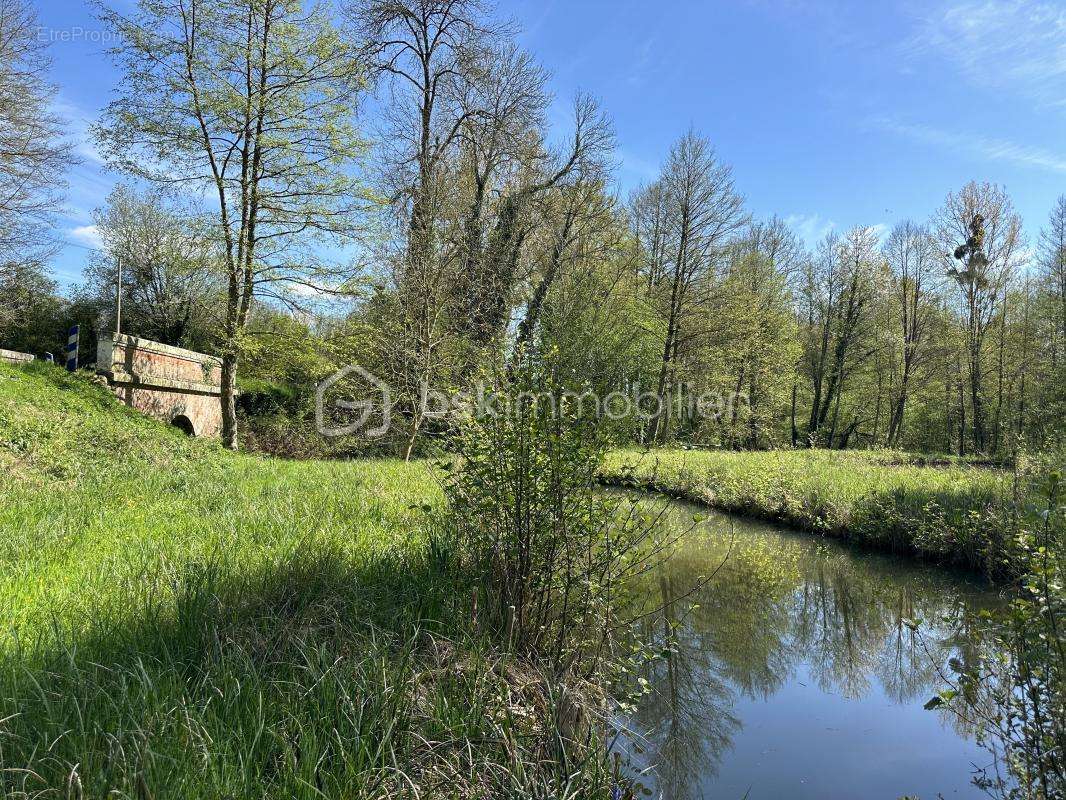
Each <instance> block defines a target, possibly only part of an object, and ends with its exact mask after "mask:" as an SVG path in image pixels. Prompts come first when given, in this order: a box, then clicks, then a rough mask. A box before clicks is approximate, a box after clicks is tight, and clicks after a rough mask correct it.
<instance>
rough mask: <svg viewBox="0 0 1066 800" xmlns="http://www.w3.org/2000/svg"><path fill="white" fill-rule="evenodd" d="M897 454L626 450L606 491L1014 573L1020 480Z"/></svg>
mask: <svg viewBox="0 0 1066 800" xmlns="http://www.w3.org/2000/svg"><path fill="white" fill-rule="evenodd" d="M923 463H925V462H924V461H923V460H921V459H918V458H915V457H908V456H905V455H903V454H900V453H895V452H888V451H884V452H840V451H826V450H797V451H770V452H751V453H734V452H707V451H686V450H653V451H650V452H644V451H636V450H623V451H616V452H614V453H611V454H610V455H609V457H608V459H607V461H606V463H605V464H604V467H603V468H602V470H601V476H602V479H603V480H604V481H605V482H607V483H627V484H632V485H637V486H643V487H645V488H649V489H654V490H657V491H662V492H665V493H667V494H671V495H674V496H677V497H682V498H685V499H688V500H692V501H695V502H699V503H704V504H706V505H709V506H713V507H715V508H720V509H722V510H725V511H731V512H735V513H740V514H745V515H748V516H753V517H758V518H761V519H768V520H773V521H779V522H783V523H785V524H787V525H789V526H792V527H795V528H799V529H801V530H806V531H811V532H815V533H820V534H825V535H829V536H835V537H839V538H843V539H846V540H849V541H852V542H856V543H859V544H863V545H869V546H873V547H878V548H882V549H887V550H891V551H896V552H907V553H912V554H915V555H918V556H921V557H924V558H927V559H930V560H933V561H937V562H941V563H945V564H952V565H958V566H963V567H967V568H971V569H977V570H981V571H984V572H986V573H989V574H993V575H1001V574H1005V573H1010V572H1011V571H1012V569H1013V558H1014V554H1013V549H1012V531H1013V530H1014V507H1015V499H1014V483H1015V481H1014V475H1013V474H1012V473H1009V472H1006V471H1003V470H999V469H993V468H989V467H977V466H970V465H967V464H965V463H957V462H950V461H949V462H946V465H944V466H922V465H921V464H923Z"/></svg>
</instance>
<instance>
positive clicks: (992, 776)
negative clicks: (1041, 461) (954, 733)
mask: <svg viewBox="0 0 1066 800" xmlns="http://www.w3.org/2000/svg"><path fill="white" fill-rule="evenodd" d="M1034 484H1035V485H1034V486H1033V491H1032V494H1033V499H1034V502H1033V504H1032V505H1031V506H1030V508H1029V510H1028V513H1027V514H1026V515H1025V517H1024V519H1023V524H1022V527H1021V528H1020V529H1019V531H1018V533H1017V547H1018V549H1019V551H1020V553H1021V555H1020V560H1021V563H1022V565H1023V566H1024V576H1023V578H1022V580H1021V583H1020V587H1019V591H1018V593H1017V594H1016V595H1015V596H1014V598H1013V599H1012V601H1011V602H1010V603H1009V604H1008V605H1006V606H1005V608H1004V609H1003V610H1002V611H999V612H997V613H993V614H988V615H986V618H985V619H984V620H983V623H982V625H981V628H980V635H981V640H982V641H981V648H980V650H979V653H980V657H979V658H978V659H975V660H974V661H973V662H972V663H970V664H967V665H962V664H955V665H953V666H954V667H955V674H954V675H953V676H952V679H951V680H950V681H949V686H948V688H946V689H945V690H944V691H942V692H940V693H939V694H938V695H936V696H935V697H934V698H932V699H931V700H930V701H929V703H928V704H927V705H926V707H927V708H930V707H935V706H939V705H947V706H948V707H949V708H951V709H952V710H953V711H955V712H956V713H957V714H958V715H959V716H960V717H961V718H962V719H963V720H965V721H966V722H967V723H969V724H970V725H971V726H972V728H973V729H974V731H975V732H976V735H977V737H978V740H979V741H981V742H982V744H984V745H985V746H986V747H987V748H988V749H989V750H990V751H991V753H992V755H993V757H994V762H995V766H994V768H990V769H986V770H984V771H983V772H982V773H981V774H979V775H978V776H977V778H976V782H977V783H978V785H979V786H981V787H982V788H983V789H985V790H986V791H987V792H989V794H990V795H992V796H994V797H1003V798H1008V799H1009V800H1049V799H1050V798H1057V797H1062V796H1063V795H1064V794H1066V755H1064V754H1066V691H1064V686H1066V588H1064V583H1063V581H1064V578H1066V555H1064V553H1063V549H1062V545H1063V542H1064V538H1066V505H1064V504H1063V499H1064V498H1063V487H1062V477H1061V473H1060V472H1059V471H1058V470H1054V471H1051V472H1049V473H1045V474H1044V475H1043V477H1042V478H1040V479H1038V480H1036V481H1034Z"/></svg>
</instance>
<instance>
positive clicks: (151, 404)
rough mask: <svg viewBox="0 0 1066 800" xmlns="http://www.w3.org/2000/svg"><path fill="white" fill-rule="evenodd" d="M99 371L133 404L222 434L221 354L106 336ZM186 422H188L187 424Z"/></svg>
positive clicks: (199, 431)
mask: <svg viewBox="0 0 1066 800" xmlns="http://www.w3.org/2000/svg"><path fill="white" fill-rule="evenodd" d="M96 371H97V372H98V373H100V374H102V375H104V376H105V377H106V378H107V381H108V383H109V384H110V386H111V388H112V390H113V391H114V392H115V394H116V395H118V397H119V398H120V399H121V400H122V402H124V403H125V404H126V405H128V406H130V407H131V408H135V409H137V410H138V411H140V412H141V413H143V414H147V415H148V416H150V417H155V418H156V419H158V420H162V421H163V422H167V423H175V424H176V422H177V420H179V418H183V422H182V424H181V425H178V427H181V428H182V430H185V431H186V432H187V433H189V430H188V428H191V429H192V432H191V433H190V435H192V436H198V437H204V438H209V439H210V438H216V437H218V436H219V434H221V432H222V403H221V394H222V391H221V383H222V361H221V359H219V358H217V357H216V356H209V355H205V354H204V353H196V352H193V351H191V350H183V349H181V348H180V347H171V346H169V345H164V344H160V343H159V342H152V341H149V340H147V339H139V338H137V337H136V336H126V335H123V334H117V333H115V334H101V336H100V340H99V349H98V352H97V358H96ZM185 423H188V425H187V426H186V424H185Z"/></svg>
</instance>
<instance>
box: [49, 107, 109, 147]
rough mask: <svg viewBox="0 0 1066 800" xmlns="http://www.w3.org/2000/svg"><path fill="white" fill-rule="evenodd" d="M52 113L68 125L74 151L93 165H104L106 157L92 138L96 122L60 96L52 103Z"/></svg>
mask: <svg viewBox="0 0 1066 800" xmlns="http://www.w3.org/2000/svg"><path fill="white" fill-rule="evenodd" d="M52 112H53V113H54V114H56V115H57V116H59V117H60V118H62V119H63V121H64V122H65V123H66V128H67V133H68V134H69V135H70V137H71V139H72V140H73V144H74V151H75V152H76V153H77V154H78V155H79V156H81V157H82V158H84V159H85V160H86V161H88V162H90V163H93V164H103V163H104V157H103V155H101V153H100V151H99V150H98V149H97V147H96V143H95V142H94V141H93V137H92V130H91V129H92V126H93V124H94V123H95V122H96V120H95V119H93V118H92V117H91V116H90V115H89V114H88V113H87V112H85V111H83V110H82V109H81V108H79V107H78V106H77V104H75V103H72V102H70V101H69V100H67V99H66V98H64V97H63V95H62V94H59V95H58V96H57V97H56V98H55V100H53V101H52Z"/></svg>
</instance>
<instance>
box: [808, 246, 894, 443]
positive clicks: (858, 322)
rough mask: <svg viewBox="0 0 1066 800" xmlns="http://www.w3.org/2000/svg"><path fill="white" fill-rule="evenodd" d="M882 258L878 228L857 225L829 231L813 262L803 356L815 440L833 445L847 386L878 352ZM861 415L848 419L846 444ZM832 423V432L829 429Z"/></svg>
mask: <svg viewBox="0 0 1066 800" xmlns="http://www.w3.org/2000/svg"><path fill="white" fill-rule="evenodd" d="M879 258H880V257H879V255H878V253H877V234H876V232H875V231H874V229H873V228H867V227H856V228H852V229H851V230H850V231H848V232H847V233H846V234H845V235H844V236H843V237H838V236H836V235H835V234H829V235H828V236H827V237H826V239H825V240H824V241H823V242H822V244H821V246H820V248H819V252H818V255H817V257H816V259H815V260H814V261H813V262H811V264H810V266H809V269H808V274H807V276H806V281H805V284H806V285H805V288H804V299H805V303H806V306H807V317H808V324H807V335H808V341H807V348H806V350H807V352H806V357H805V359H804V361H805V368H806V370H807V373H808V378H809V379H810V381H811V388H812V399H811V414H810V419H809V421H808V423H807V439H808V443H809V444H810V445H812V446H813V445H818V444H824V445H828V446H830V447H832V446H833V445H834V443H835V441H836V435H837V430H838V424H839V422H840V420H839V415H840V408H841V401H842V398H843V394H844V386H845V384H846V382H847V380H848V378H849V376H850V375H851V374H852V373H854V372H855V371H856V370H857V369H858V368H859V367H861V366H862V365H863V364H865V363H866V361H867V360H868V359H869V358H870V356H871V355H872V354H873V353H874V350H875V345H874V344H873V337H871V336H870V327H871V324H872V321H873V319H872V306H873V301H874V292H875V286H876V277H877V271H878V265H879V263H880V262H879ZM861 421H862V420H861V419H859V418H858V417H856V418H854V419H852V420H851V421H850V422H849V423H847V424H848V426H849V427H848V428H847V429H846V435H844V436H842V437H841V439H842V441H843V442H844V443H845V444H846V441H847V438H848V436H850V434H851V433H853V432H854V430H855V429H856V428H857V427H858V425H859V424H860V423H861ZM827 424H828V426H829V431H828V432H826V431H825V430H824V429H825V427H826V426H827ZM841 446H842V447H843V446H844V445H843V444H841Z"/></svg>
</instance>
